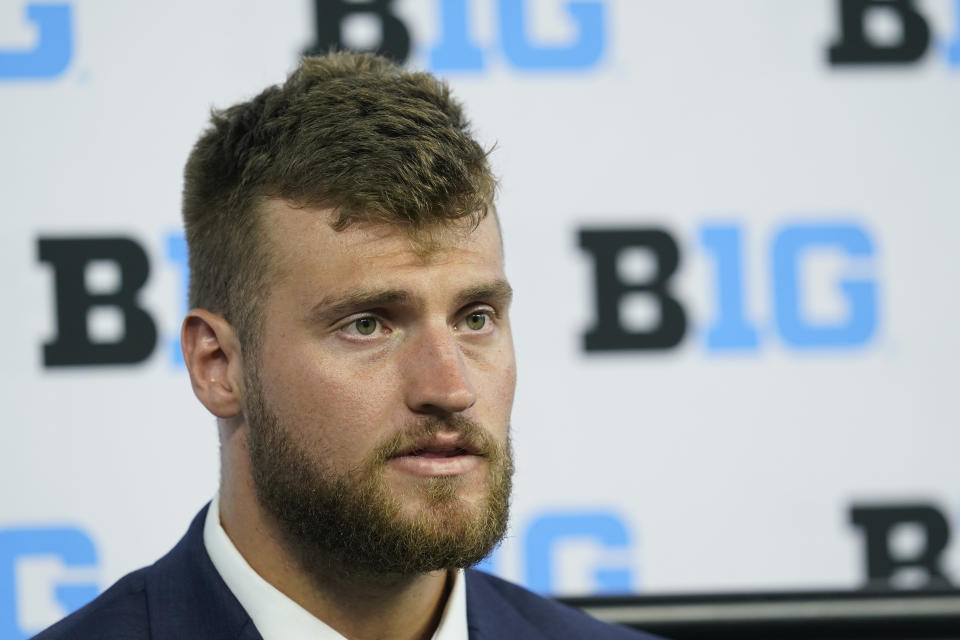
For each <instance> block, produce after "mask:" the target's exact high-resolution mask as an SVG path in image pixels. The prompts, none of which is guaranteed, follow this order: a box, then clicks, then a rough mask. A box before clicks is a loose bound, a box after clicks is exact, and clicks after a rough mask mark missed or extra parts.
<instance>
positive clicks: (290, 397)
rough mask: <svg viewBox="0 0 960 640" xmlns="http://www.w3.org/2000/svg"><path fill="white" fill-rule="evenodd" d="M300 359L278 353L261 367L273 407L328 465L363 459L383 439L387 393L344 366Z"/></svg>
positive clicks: (378, 383)
mask: <svg viewBox="0 0 960 640" xmlns="http://www.w3.org/2000/svg"><path fill="white" fill-rule="evenodd" d="M303 354H304V350H301V351H299V352H294V351H292V350H291V351H290V352H287V353H284V354H279V353H278V354H276V355H277V356H278V357H276V358H273V359H272V361H271V366H265V367H264V368H263V373H262V381H263V386H264V391H265V393H269V396H268V398H269V401H270V404H271V406H272V408H273V409H274V411H275V412H276V414H277V416H278V418H280V420H281V422H282V423H283V424H284V426H285V427H286V428H287V430H288V431H289V432H290V433H291V434H295V437H297V438H298V439H299V440H300V442H301V443H302V444H303V445H304V446H306V447H308V448H310V449H314V450H319V451H322V452H323V453H324V455H325V457H329V459H330V460H340V459H347V460H352V459H355V458H359V457H361V456H363V455H364V454H365V453H366V452H367V451H368V450H369V448H370V447H371V446H372V444H374V443H376V442H377V441H378V440H379V439H382V438H383V437H384V434H383V433H382V431H383V429H382V427H381V425H383V424H384V421H385V420H386V416H385V415H384V412H383V411H382V409H383V407H384V404H385V402H386V400H385V398H386V397H387V395H388V394H387V392H386V390H385V388H384V385H383V381H382V380H381V379H380V378H379V377H377V376H374V375H371V374H370V373H369V372H360V371H356V370H354V369H353V368H351V367H348V366H345V364H344V362H343V361H337V360H331V359H328V358H322V357H304V355H303ZM268 378H269V379H268ZM337 466H339V464H338V465H337Z"/></svg>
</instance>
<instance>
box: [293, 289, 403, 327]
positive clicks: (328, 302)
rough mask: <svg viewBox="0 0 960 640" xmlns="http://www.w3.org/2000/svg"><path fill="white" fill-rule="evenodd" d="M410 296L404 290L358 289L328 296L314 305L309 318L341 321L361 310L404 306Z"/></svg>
mask: <svg viewBox="0 0 960 640" xmlns="http://www.w3.org/2000/svg"><path fill="white" fill-rule="evenodd" d="M409 299H410V294H408V293H407V292H406V291H403V290H402V289H356V290H354V291H348V292H346V293H343V294H337V295H334V296H326V297H325V298H323V299H322V300H321V301H320V302H318V303H317V304H315V305H313V307H312V308H311V309H310V313H309V316H310V317H311V318H317V319H325V318H331V319H334V320H336V319H339V318H340V317H342V316H344V315H347V314H348V313H351V312H353V311H357V310H359V309H374V308H376V307H384V306H387V305H392V304H402V303H404V302H407V301H408V300H409Z"/></svg>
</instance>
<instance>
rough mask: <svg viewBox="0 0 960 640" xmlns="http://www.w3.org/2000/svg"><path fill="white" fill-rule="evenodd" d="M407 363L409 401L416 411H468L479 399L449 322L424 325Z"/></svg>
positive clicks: (442, 412) (436, 412)
mask: <svg viewBox="0 0 960 640" xmlns="http://www.w3.org/2000/svg"><path fill="white" fill-rule="evenodd" d="M407 356H408V357H407V358H405V362H404V367H405V370H404V375H405V376H406V378H407V384H406V403H407V406H408V407H409V408H410V410H411V411H414V412H415V413H426V414H432V415H445V414H450V413H457V412H459V411H466V410H467V409H469V408H470V407H472V406H473V405H474V403H475V402H476V401H477V394H476V391H475V390H474V388H473V385H472V384H471V383H470V379H469V376H468V371H467V366H466V362H465V361H464V358H463V353H462V352H461V350H460V346H459V345H458V344H457V340H456V337H455V336H454V335H453V333H452V332H451V331H450V328H449V327H447V326H446V325H444V326H442V327H436V328H425V329H424V330H423V332H422V334H421V335H419V336H417V338H416V339H415V341H414V342H413V344H412V345H411V349H410V351H409V352H408V354H407Z"/></svg>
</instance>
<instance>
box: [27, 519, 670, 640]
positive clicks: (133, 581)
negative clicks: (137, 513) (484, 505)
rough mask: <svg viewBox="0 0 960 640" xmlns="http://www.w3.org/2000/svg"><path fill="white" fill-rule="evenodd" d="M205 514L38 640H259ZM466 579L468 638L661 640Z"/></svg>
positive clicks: (476, 576)
mask: <svg viewBox="0 0 960 640" xmlns="http://www.w3.org/2000/svg"><path fill="white" fill-rule="evenodd" d="M206 514H207V507H204V508H203V509H202V510H201V511H200V513H199V514H198V515H197V517H196V518H194V520H193V523H192V524H191V525H190V529H189V530H188V531H187V534H186V535H185V536H184V537H183V538H182V539H181V540H180V542H179V543H178V544H177V546H176V547H174V548H173V550H172V551H170V553H168V554H167V555H165V556H164V557H163V558H161V559H160V560H158V561H157V562H156V563H155V564H154V565H153V566H150V567H146V568H143V569H140V570H139V571H134V572H133V573H130V574H128V575H126V576H124V577H123V578H121V579H120V580H119V581H118V582H117V583H116V584H114V585H113V586H112V587H110V588H109V589H107V590H106V591H105V592H104V593H102V594H101V595H100V596H99V597H97V598H96V599H95V600H94V601H93V602H91V603H89V604H88V605H86V606H85V607H83V608H82V609H80V610H78V611H76V612H74V613H73V614H71V615H69V616H67V617H66V618H64V619H63V620H61V621H60V622H58V623H57V624H55V625H53V626H52V627H50V628H49V629H47V630H46V631H43V632H41V633H40V634H39V635H37V636H35V640H55V639H56V640H60V639H64V640H67V639H77V640H147V639H149V640H167V639H171V638H189V639H190V640H262V638H261V637H260V633H259V632H258V631H257V629H256V627H254V626H253V622H252V621H251V620H250V616H248V615H247V612H246V611H245V610H244V609H243V607H242V606H240V603H239V602H238V601H237V599H236V598H235V597H234V595H233V593H232V592H231V591H230V589H229V588H228V587H227V585H226V583H224V581H223V579H222V578H221V577H220V574H219V573H217V570H216V568H214V566H213V563H212V562H211V561H210V557H209V556H208V555H207V550H206V547H205V546H204V544H203V523H204V519H205V518H206ZM466 579H467V623H468V625H469V628H470V638H471V640H509V639H511V638H517V639H521V638H522V639H527V638H530V639H542V640H557V639H563V638H570V639H573V638H578V639H580V638H582V639H583V640H599V639H603V640H605V639H610V640H619V639H623V640H630V639H632V640H643V639H646V640H656V639H655V638H654V637H653V636H650V635H646V634H642V633H639V632H636V631H632V630H629V629H626V628H624V627H617V626H613V625H608V624H605V623H602V622H598V621H597V620H594V619H593V618H591V617H589V616H587V615H586V614H584V613H581V612H580V611H577V610H575V609H571V608H570V607H566V606H564V605H561V604H559V603H557V602H554V601H552V600H547V599H545V598H541V597H540V596H537V595H535V594H533V593H531V592H529V591H527V590H525V589H522V588H520V587H518V586H516V585H513V584H510V583H509V582H505V581H503V580H500V579H499V578H495V577H493V576H490V575H487V574H485V573H481V572H479V571H472V570H468V571H467V572H466Z"/></svg>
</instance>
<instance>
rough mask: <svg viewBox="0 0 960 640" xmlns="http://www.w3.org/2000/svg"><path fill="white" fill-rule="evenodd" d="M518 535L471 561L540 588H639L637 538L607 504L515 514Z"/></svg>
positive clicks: (578, 591)
mask: <svg viewBox="0 0 960 640" xmlns="http://www.w3.org/2000/svg"><path fill="white" fill-rule="evenodd" d="M521 520H525V521H526V524H525V525H524V526H522V527H521V531H520V535H519V536H518V537H515V538H514V537H512V536H510V537H508V539H507V541H506V542H504V544H503V546H502V547H500V548H498V549H497V550H496V551H495V552H494V553H493V554H492V555H491V556H490V557H488V558H487V559H486V560H484V561H483V562H482V563H480V564H479V565H477V568H478V569H481V570H483V571H487V572H489V573H496V574H498V575H502V576H504V577H506V578H510V579H512V580H514V581H516V582H518V583H520V584H522V585H524V586H525V587H527V588H528V589H531V590H533V591H536V592H538V593H543V594H555V595H556V594H568V595H597V594H616V593H620V594H623V593H635V592H637V591H638V590H639V589H640V568H639V566H638V561H639V560H638V558H637V554H638V541H637V536H636V534H635V533H634V532H633V531H632V530H631V527H630V526H629V524H628V522H627V520H626V519H624V518H623V517H622V516H620V515H618V514H617V513H616V512H614V511H611V510H603V509H589V510H575V509H574V510H569V509H567V510H550V511H544V512H540V513H536V514H533V515H532V516H530V517H528V518H521Z"/></svg>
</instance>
